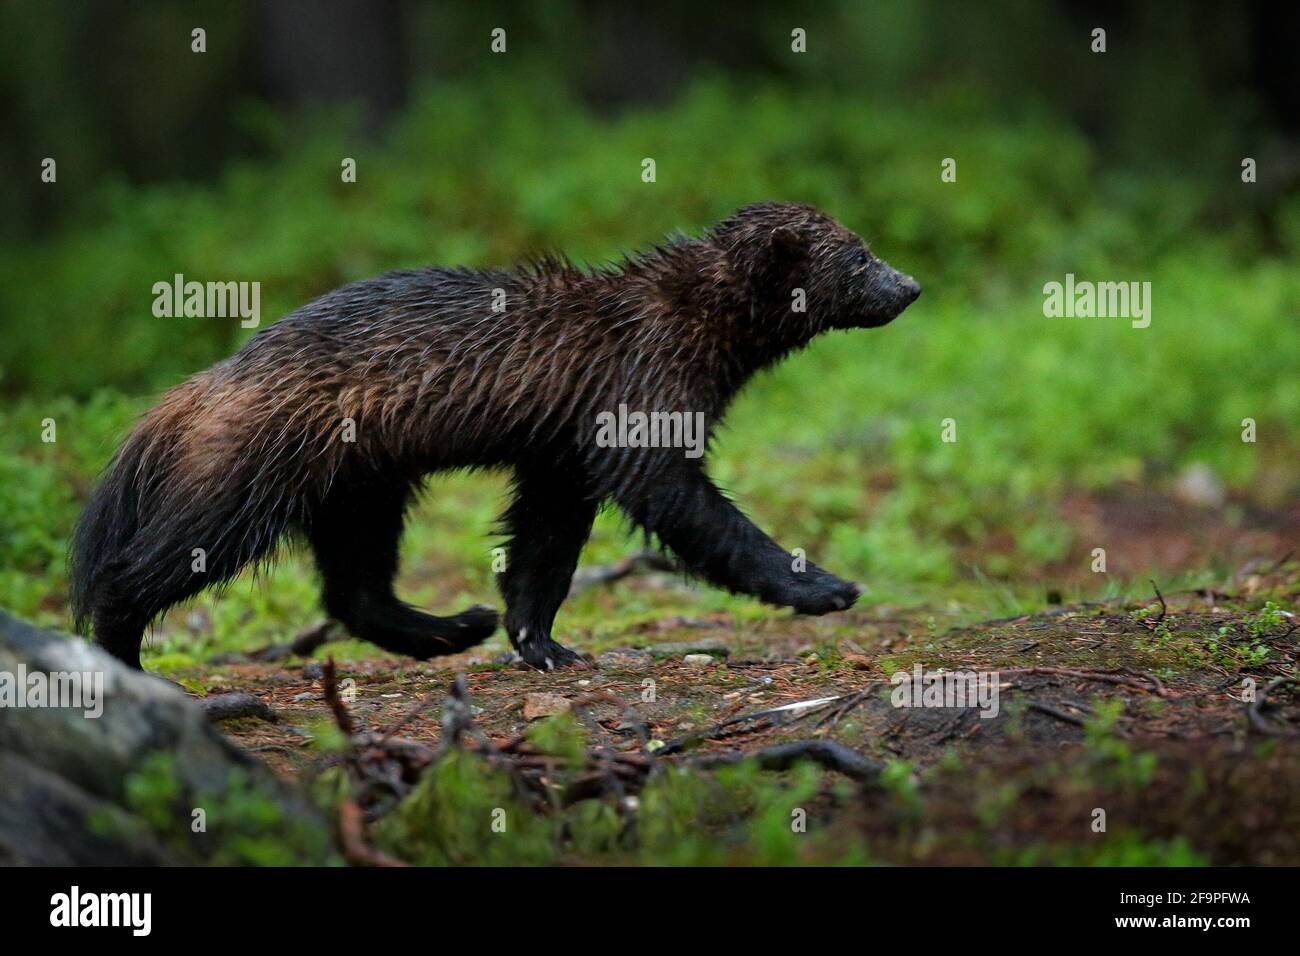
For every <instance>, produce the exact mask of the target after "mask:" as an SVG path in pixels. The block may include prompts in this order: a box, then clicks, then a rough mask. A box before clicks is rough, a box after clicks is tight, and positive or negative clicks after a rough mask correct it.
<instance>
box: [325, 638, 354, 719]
mask: <svg viewBox="0 0 1300 956" xmlns="http://www.w3.org/2000/svg"><path fill="white" fill-rule="evenodd" d="M321 690H322V691H323V692H324V695H325V703H326V704H327V705H329V709H330V712H331V713H332V714H333V715H334V723H335V724H337V725H338V728H339V730H341V731H343V733H344V734H345V735H347V736H348V737H351V736H352V734H353V730H354V728H353V725H352V715H351V714H349V713H348V709H347V707H346V706H345V705H344V703H343V699H342V698H341V697H339V686H338V681H337V679H336V676H335V670H334V658H333V657H330V658H328V659H326V661H325V665H324V667H323V668H322V669H321Z"/></svg>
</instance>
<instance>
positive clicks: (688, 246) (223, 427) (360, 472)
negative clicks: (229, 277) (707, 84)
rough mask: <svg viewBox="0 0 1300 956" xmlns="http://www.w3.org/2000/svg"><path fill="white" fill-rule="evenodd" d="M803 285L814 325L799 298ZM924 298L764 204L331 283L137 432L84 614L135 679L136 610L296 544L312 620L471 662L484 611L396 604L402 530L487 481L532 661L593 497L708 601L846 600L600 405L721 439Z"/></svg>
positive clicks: (544, 659)
mask: <svg viewBox="0 0 1300 956" xmlns="http://www.w3.org/2000/svg"><path fill="white" fill-rule="evenodd" d="M796 287H798V288H801V289H804V290H805V291H806V294H807V311H805V312H796V311H794V310H793V309H792V307H791V303H792V291H793V290H794V289H795V288H796ZM494 289H500V290H504V293H505V311H504V312H494V311H493V310H492V304H493V290H494ZM919 291H920V290H919V288H918V287H917V286H916V284H915V283H914V282H913V281H912V280H911V279H910V278H909V277H906V276H903V275H901V274H900V273H898V272H896V271H895V270H893V269H891V268H890V267H889V266H887V265H886V264H884V263H883V262H881V261H880V260H878V259H876V258H874V257H873V256H871V255H870V254H869V253H868V252H867V251H866V249H865V246H864V245H863V244H862V242H861V241H860V240H859V239H858V238H857V237H856V236H854V235H853V234H852V233H851V232H849V231H848V230H846V229H844V228H843V227H842V226H840V225H838V224H837V223H835V222H834V221H833V220H831V219H830V218H829V217H827V216H825V215H823V214H821V213H819V212H818V211H816V210H815V209H812V208H811V207H808V206H798V205H789V204H777V203H764V204H759V205H755V206H749V207H746V208H745V209H742V210H740V211H739V212H738V213H736V214H735V215H734V216H732V217H731V218H729V219H727V220H725V221H724V222H722V223H720V224H719V225H718V226H716V227H715V228H713V229H712V230H710V231H709V232H708V233H707V234H706V235H705V236H704V238H702V239H696V240H689V239H682V240H678V241H674V242H670V243H668V244H666V245H663V246H659V247H657V248H655V249H652V250H651V251H649V252H647V253H644V254H641V255H638V256H635V257H632V258H630V259H628V260H626V261H625V262H623V263H620V264H619V265H617V266H611V267H607V268H602V269H594V270H593V269H580V268H576V267H574V266H572V265H570V264H568V263H567V262H563V261H558V260H553V259H548V260H544V261H541V262H539V263H537V264H535V265H534V266H533V267H531V268H528V269H523V270H516V271H475V270H468V269H450V270H449V269H422V270H415V271H407V272H393V273H388V274H386V275H382V276H379V277H377V278H374V279H370V280H367V281H364V282H358V283H354V284H352V285H348V286H345V287H343V288H341V289H338V290H336V291H334V292H331V293H329V294H328V295H325V296H323V297H322V298H320V299H318V300H316V301H315V302H312V303H310V304H309V305H306V306H304V307H303V308H301V309H299V310H298V311H296V312H294V313H293V314H291V315H289V316H286V317H285V318H284V319H282V320H280V321H279V322H277V323H275V324H274V325H272V326H269V327H268V328H266V329H265V330H263V331H262V332H260V333H258V334H257V335H255V336H254V337H253V338H252V339H251V340H250V341H249V342H248V343H247V344H246V345H245V346H244V347H243V348H242V349H240V351H239V352H238V353H236V354H235V355H234V356H232V357H231V358H229V359H227V360H225V361H223V362H221V363H219V364H217V365H215V366H213V367H212V368H210V369H208V370H207V371H204V372H201V373H199V374H198V375H195V376H194V377H193V378H191V379H190V380H188V381H187V382H185V383H184V384H182V385H180V386H178V387H177V388H175V389H173V390H172V391H171V392H169V393H168V394H167V395H166V396H165V397H164V398H163V400H162V402H161V403H160V404H159V405H158V406H157V407H156V408H155V409H154V410H153V411H152V412H150V413H149V414H148V415H147V416H146V417H145V419H144V420H143V421H142V422H141V423H140V425H139V426H138V427H137V428H136V430H135V431H134V433H133V434H132V435H131V436H130V438H128V440H127V442H126V443H125V445H124V446H123V448H122V449H121V451H120V452H119V453H118V455H117V457H116V459H115V461H114V464H113V465H112V467H111V469H110V471H109V472H108V474H107V476H106V477H105V479H104V481H103V482H102V483H101V485H100V487H99V488H98V489H97V490H96V492H95V494H94V496H93V498H92V500H91V502H90V503H89V505H88V506H87V509H86V511H85V513H84V515H83V517H82V520H81V522H80V523H79V526H78V529H77V535H76V540H75V543H74V565H73V580H74V605H75V610H76V613H77V617H78V623H79V625H81V626H83V627H84V625H85V624H86V622H87V621H88V620H89V621H92V622H93V624H94V629H95V631H96V634H97V637H98V639H99V640H100V641H101V642H103V643H104V644H105V645H106V646H107V647H108V648H109V649H110V650H112V651H113V653H115V654H117V655H118V656H119V657H121V658H123V659H124V660H127V661H129V662H130V663H132V664H134V665H136V666H138V663H139V658H138V648H139V642H140V638H141V635H142V634H143V631H144V628H145V627H146V626H147V624H148V623H149V621H150V620H152V619H153V618H154V617H155V616H157V615H158V614H159V613H161V612H162V611H164V610H166V609H167V608H168V607H170V606H171V605H172V604H175V603H176V602H178V601H180V600H182V599H184V598H186V597H188V596H190V595H192V594H195V593H197V592H198V591H199V590H202V589H203V588H205V587H207V586H210V585H214V584H219V583H222V582H225V581H228V580H229V579H230V578H231V577H233V576H234V575H235V574H236V573H237V572H238V571H239V570H240V569H241V568H242V567H244V566H245V565H247V564H249V563H250V562H255V561H261V560H266V559H268V557H269V556H270V555H271V554H272V551H273V548H274V546H275V544H276V542H277V541H278V540H279V539H280V538H281V537H282V536H283V535H284V534H285V533H288V532H293V531H298V532H302V533H303V534H305V535H306V537H307V538H308V540H309V541H310V542H311V544H312V546H313V549H314V551H315V554H316V558H317V563H318V565H319V566H320V568H321V572H322V575H323V577H324V584H325V591H324V597H325V604H326V607H327V609H328V610H329V611H330V613H331V614H333V615H334V616H336V617H338V618H339V619H340V620H342V621H343V622H344V624H346V625H347V626H348V627H349V628H350V629H351V630H352V631H353V632H354V633H356V634H358V636H361V637H364V638H367V639H370V640H373V641H375V642H376V643H379V644H381V645H382V646H384V647H387V648H389V649H391V650H395V651H398V652H401V653H407V654H411V655H413V656H417V657H427V656H432V655H436V654H440V653H450V652H453V651H457V650H461V649H463V648H465V647H468V646H471V645H472V644H474V643H476V642H477V641H479V640H482V639H483V638H484V637H486V636H487V635H488V634H490V633H491V632H492V630H493V629H494V628H495V626H496V615H495V613H494V612H492V611H490V610H488V609H485V608H472V609H470V610H469V611H466V612H462V613H461V614H459V615H456V616H454V617H450V618H435V617H432V616H430V615H427V614H423V613H422V612H419V611H416V610H414V609H412V608H409V607H407V606H406V605H404V604H401V603H400V602H398V601H397V599H396V598H395V597H394V596H393V592H392V578H393V575H394V574H395V572H396V568H397V539H398V537H399V535H400V531H401V526H402V519H403V513H404V510H405V507H406V505H407V504H408V503H409V501H410V499H411V497H412V494H413V493H414V491H415V490H416V489H417V487H418V486H419V484H420V482H421V480H422V479H423V478H424V476H426V475H427V474H429V473H431V472H435V471H440V470H445V469H451V468H464V467H471V468H476V467H485V468H486V467H499V466H508V467H511V468H513V469H514V471H515V488H516V497H515V501H514V503H513V504H512V505H511V507H510V509H509V510H508V511H507V512H506V515H505V517H504V523H505V527H506V530H507V532H508V533H509V534H510V536H511V542H510V554H509V564H508V568H507V570H506V571H505V572H504V573H503V574H502V575H501V581H500V583H501V589H502V592H503V595H504V596H505V599H506V605H507V613H506V627H507V631H508V632H509V634H510V637H511V640H512V642H513V643H514V645H515V647H516V648H517V649H518V650H519V651H520V653H521V654H522V655H523V656H524V658H525V659H526V660H528V661H529V662H530V663H532V664H534V665H537V666H543V667H545V666H551V665H558V664H562V663H569V662H572V661H573V660H574V659H575V658H574V655H572V654H571V653H570V652H568V651H567V650H565V649H564V648H562V647H560V646H559V645H558V644H556V643H554V642H553V641H552V639H551V636H550V628H551V624H552V622H553V619H554V616H555V612H556V610H557V609H558V607H559V604H560V602H561V601H562V600H563V597H564V594H565V593H566V592H567V589H568V584H569V578H570V577H571V576H572V572H573V569H574V567H575V566H576V562H577V557H578V552H579V550H580V549H581V546H582V543H583V542H584V541H585V540H586V537H587V534H588V532H589V531H590V527H591V521H592V519H593V517H594V515H595V512H596V509H597V508H598V507H599V506H600V505H601V504H602V503H604V502H607V501H609V502H613V503H615V504H617V505H618V506H619V507H621V508H622V509H623V510H625V511H626V512H627V513H628V514H629V515H630V516H631V517H632V519H633V520H634V521H635V522H637V523H638V524H639V525H640V526H642V527H643V528H645V530H646V531H647V532H650V533H653V534H654V535H656V536H658V537H659V538H660V540H661V541H662V542H663V543H664V544H665V545H666V546H667V547H669V548H670V549H671V550H673V551H674V552H675V553H676V554H677V555H678V557H679V558H681V559H682V561H683V563H684V564H685V565H686V566H687V568H688V569H690V570H692V571H693V572H695V573H697V574H700V575H701V576H703V577H705V578H706V579H709V580H711V581H713V582H715V583H717V584H719V585H721V586H723V587H727V588H730V589H732V590H735V591H741V592H744V593H749V594H754V595H755V596H757V597H760V598H761V599H763V600H766V601H769V602H771V603H775V604H785V605H792V606H794V607H796V608H797V609H799V610H802V611H806V612H809V613H822V612H824V611H829V610H834V609H836V608H839V607H847V606H848V605H849V604H851V603H852V601H853V599H854V597H855V596H856V589H855V588H854V587H853V586H852V585H850V584H848V583H847V582H843V581H840V580H839V579H837V578H835V577H833V576H832V575H830V574H828V573H826V572H824V571H821V570H820V569H818V568H816V567H815V566H812V565H809V566H808V568H807V570H806V571H803V572H795V571H793V570H791V567H790V565H791V562H790V561H789V558H788V555H786V554H785V552H784V551H782V550H781V549H780V548H778V547H777V546H776V545H775V543H773V542H771V540H770V539H768V538H767V537H766V536H765V535H763V534H762V532H761V531H759V530H758V529H757V528H755V527H754V526H753V525H752V524H750V523H749V522H748V521H747V520H746V519H744V518H743V516H741V515H740V513H739V512H738V511H736V510H735V508H734V507H733V506H732V505H730V503H729V502H727V500H726V499H725V498H724V497H723V496H722V495H721V494H720V493H718V492H717V490H716V489H715V488H714V487H713V486H712V485H711V484H710V483H709V482H708V478H707V476H706V475H705V473H704V470H703V467H702V463H701V461H698V460H691V459H688V458H686V457H685V456H684V455H683V452H682V449H680V448H606V447H599V446H598V445H597V443H596V441H595V434H596V429H597V415H598V414H599V413H600V412H603V411H614V410H616V409H617V408H618V406H619V405H620V404H624V405H626V406H627V407H628V408H630V409H638V410H643V411H646V412H651V411H679V412H688V413H693V412H703V414H704V420H705V422H706V425H707V428H708V430H709V431H710V432H711V431H712V429H713V428H714V427H716V425H717V423H718V421H719V419H720V418H721V416H722V414H723V412H724V411H725V410H726V408H727V405H728V404H729V403H730V401H731V400H732V398H733V397H734V396H735V394H736V392H737V391H738V390H739V389H740V388H741V387H742V386H743V385H744V383H745V382H746V381H747V380H748V379H749V377H750V376H752V375H753V374H754V372H756V371H758V370H759V369H761V368H763V367H765V366H768V365H770V364H772V363H774V362H776V361H778V360H779V359H781V358H782V357H783V356H785V355H786V354H788V353H789V352H790V351H792V350H794V349H797V348H800V347H802V346H804V345H806V344H807V343H808V342H809V341H810V340H811V339H812V338H813V337H814V336H815V335H817V334H818V333H820V332H823V331H826V330H828V329H832V328H850V327H868V326H873V325H880V324H883V323H884V322H887V321H889V320H890V319H892V318H893V317H895V316H896V315H897V314H898V313H899V312H901V311H902V309H903V308H905V307H906V306H907V305H908V304H909V303H910V302H911V301H912V300H913V299H914V298H915V297H916V295H917V294H919ZM348 420H350V421H352V422H354V423H355V436H356V440H355V442H348V441H344V440H343V438H344V434H345V431H344V429H345V427H346V426H345V422H346V421H348ZM196 548H201V549H203V551H204V553H205V555H206V562H207V564H206V569H205V570H204V571H202V572H195V571H194V570H193V561H194V555H193V551H194V549H196Z"/></svg>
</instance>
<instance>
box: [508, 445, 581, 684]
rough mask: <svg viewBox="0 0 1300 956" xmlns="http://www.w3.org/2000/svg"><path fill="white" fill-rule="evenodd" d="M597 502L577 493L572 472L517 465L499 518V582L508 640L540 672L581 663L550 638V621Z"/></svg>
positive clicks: (566, 586)
mask: <svg viewBox="0 0 1300 956" xmlns="http://www.w3.org/2000/svg"><path fill="white" fill-rule="evenodd" d="M597 505H598V502H597V501H595V500H593V499H590V498H586V497H584V496H583V495H582V494H581V483H580V482H579V481H577V480H576V479H575V477H574V476H573V475H571V474H566V473H564V472H562V471H559V470H557V471H550V470H546V469H538V470H526V469H521V471H520V474H519V475H518V477H517V478H516V479H515V498H514V501H512V502H511V504H510V507H509V509H507V511H506V513H505V515H504V517H503V519H502V523H503V524H504V526H505V527H504V530H505V531H506V532H507V533H508V534H509V535H510V542H509V551H508V554H507V556H506V569H505V570H504V571H503V572H501V575H500V578H499V579H498V584H499V585H500V588H501V594H502V596H503V597H504V598H505V601H506V616H505V625H506V633H507V634H509V635H510V643H511V644H513V645H514V647H515V650H517V651H518V652H519V656H520V657H522V658H523V659H524V660H525V661H526V662H527V663H528V664H530V665H532V666H533V667H536V668H539V669H541V670H551V669H552V668H555V667H563V666H566V665H569V664H577V663H579V662H580V661H581V658H580V657H578V655H577V654H575V653H574V652H573V651H571V650H569V649H568V648H567V647H564V646H563V645H561V644H558V643H556V642H555V641H554V640H553V639H552V638H551V625H552V624H553V623H554V622H555V615H556V612H557V611H559V609H560V604H561V603H562V602H563V601H564V599H565V597H566V596H567V595H568V593H569V586H570V584H571V583H572V581H573V572H574V570H575V569H576V568H577V566H578V555H579V554H580V553H581V551H582V546H583V544H585V543H586V541H587V536H588V535H590V534H591V524H592V522H593V521H594V520H595V517H596V508H597Z"/></svg>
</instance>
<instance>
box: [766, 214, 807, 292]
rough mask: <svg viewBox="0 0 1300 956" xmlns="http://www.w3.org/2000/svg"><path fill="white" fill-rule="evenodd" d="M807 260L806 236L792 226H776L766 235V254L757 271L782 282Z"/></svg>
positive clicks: (774, 280) (767, 278)
mask: <svg viewBox="0 0 1300 956" xmlns="http://www.w3.org/2000/svg"><path fill="white" fill-rule="evenodd" d="M807 260H808V237H807V236H806V235H805V234H804V233H803V232H802V231H801V230H799V229H796V228H794V227H792V226H777V227H776V228H775V229H773V230H772V231H771V232H770V233H769V234H768V237H767V250H766V254H765V255H763V256H762V261H761V263H760V264H759V268H758V270H757V271H758V273H759V276H760V277H761V278H762V279H765V280H767V281H770V282H784V281H785V280H786V279H788V278H790V277H791V276H792V275H793V274H794V273H795V272H796V271H797V270H798V269H799V268H800V267H801V266H803V265H804V263H805V262H806V261H807Z"/></svg>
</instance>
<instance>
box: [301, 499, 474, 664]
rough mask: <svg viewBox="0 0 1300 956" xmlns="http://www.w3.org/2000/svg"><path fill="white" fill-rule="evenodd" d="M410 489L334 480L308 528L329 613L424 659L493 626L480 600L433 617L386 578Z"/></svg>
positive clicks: (393, 569) (392, 568)
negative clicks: (402, 595)
mask: <svg viewBox="0 0 1300 956" xmlns="http://www.w3.org/2000/svg"><path fill="white" fill-rule="evenodd" d="M409 494H410V489H409V488H408V487H406V486H400V487H393V486H387V485H382V486H381V485H375V484H353V485H349V486H347V487H336V488H335V490H333V491H332V492H331V493H330V495H329V496H328V497H327V498H326V500H325V502H324V503H323V504H322V505H320V506H319V507H318V508H316V509H315V511H314V513H313V514H312V516H311V520H310V523H309V526H308V528H307V535H308V537H309V538H310V540H311V545H312V550H313V552H314V553H315V556H316V566H317V567H318V568H319V569H320V573H321V576H322V577H323V578H324V603H325V609H326V610H327V611H328V612H329V614H330V615H331V616H332V617H334V618H336V619H338V620H339V621H340V622H342V623H343V625H344V626H345V627H346V628H347V629H348V630H349V631H350V632H351V633H352V634H353V635H354V636H356V637H359V638H361V639H362V640H367V641H370V642H371V643H373V644H377V645H379V646H380V647H382V648H383V649H384V650H387V651H392V652H394V653H396V654H405V655H407V656H408V657H414V658H417V659H419V660H424V659H425V658H429V657H437V656H439V655H442V654H455V653H457V652H459V651H463V650H465V649H467V648H470V647H473V646H474V645H475V644H478V643H479V642H480V641H482V640H484V639H485V638H487V637H489V636H490V635H491V634H492V632H493V631H495V630H496V626H497V614H496V611H494V610H492V609H491V608H489V607H483V606H481V605H480V606H477V607H472V608H469V609H468V610H466V611H462V612H461V613H460V614H456V615H453V616H452V617H434V616H433V615H432V614H425V613H424V612H422V611H417V610H416V609H415V608H413V607H410V606H409V605H406V604H403V603H402V602H401V601H399V600H398V599H397V597H396V595H395V594H394V593H393V578H394V577H395V576H396V575H397V550H398V543H399V541H400V539H401V536H402V520H403V514H404V512H405V510H406V504H407V500H408V497H409Z"/></svg>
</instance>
